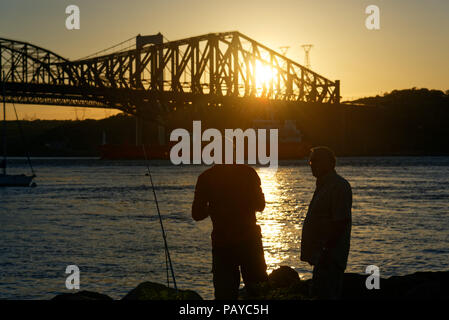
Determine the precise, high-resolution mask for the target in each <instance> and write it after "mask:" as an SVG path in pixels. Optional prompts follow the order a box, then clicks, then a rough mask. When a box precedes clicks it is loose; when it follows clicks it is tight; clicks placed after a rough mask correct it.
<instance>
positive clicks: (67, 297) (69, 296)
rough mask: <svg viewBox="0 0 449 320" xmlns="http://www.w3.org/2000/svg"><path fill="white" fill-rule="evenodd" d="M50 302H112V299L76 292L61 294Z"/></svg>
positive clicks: (84, 291) (95, 294) (105, 296)
mask: <svg viewBox="0 0 449 320" xmlns="http://www.w3.org/2000/svg"><path fill="white" fill-rule="evenodd" d="M51 300H55V301H73V300H102V301H112V300H113V299H112V298H111V297H109V296H107V295H105V294H101V293H97V292H93V291H86V290H83V291H78V292H75V293H61V294H58V295H57V296H56V297H54V298H52V299H51Z"/></svg>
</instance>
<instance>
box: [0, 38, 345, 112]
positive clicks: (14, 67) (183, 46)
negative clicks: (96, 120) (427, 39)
mask: <svg viewBox="0 0 449 320" xmlns="http://www.w3.org/2000/svg"><path fill="white" fill-rule="evenodd" d="M3 74H4V78H3V76H2V85H3V86H4V92H5V96H6V101H7V102H15V103H22V104H40V105H61V106H81V107H98V108H114V109H120V110H122V111H124V112H126V113H130V114H135V115H136V114H137V115H138V114H144V113H146V114H153V115H157V114H160V113H161V112H167V111H171V110H175V109H176V108H177V107H179V106H186V105H189V104H192V103H195V101H198V100H201V101H203V102H204V101H206V103H207V104H215V103H217V101H222V102H223V101H232V99H242V98H243V99H244V98H260V99H267V100H276V101H291V102H294V101H296V102H318V103H331V104H334V103H339V100H340V88H339V85H340V84H339V81H338V80H337V81H331V80H328V79H326V78H324V77H323V76H321V75H319V74H317V73H315V72H313V71H312V70H310V69H307V68H306V67H304V66H302V65H300V64H298V63H296V62H294V61H292V60H291V59H288V58H286V57H285V56H283V55H281V54H279V53H277V52H275V51H273V50H271V49H270V48H268V47H266V46H264V45H262V44H260V43H259V42H257V41H255V40H253V39H251V38H249V37H247V36H245V35H243V34H241V33H239V32H225V33H210V34H206V35H201V36H197V37H192V38H187V39H182V40H177V41H170V42H165V43H159V44H152V45H149V46H139V47H138V48H135V49H131V50H126V51H121V52H115V53H111V54H107V55H102V56H97V57H92V58H87V59H82V60H75V61H73V60H68V59H65V58H63V57H61V56H59V55H57V54H55V53H53V52H51V51H49V50H46V49H43V48H41V47H38V46H35V45H32V44H30V43H26V42H21V41H15V40H9V39H3V38H0V75H3ZM2 92H3V90H2V91H0V95H1V94H2Z"/></svg>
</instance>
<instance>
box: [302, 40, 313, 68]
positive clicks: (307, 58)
mask: <svg viewBox="0 0 449 320" xmlns="http://www.w3.org/2000/svg"><path fill="white" fill-rule="evenodd" d="M301 47H302V48H303V49H304V53H305V56H304V66H305V67H306V68H307V69H310V56H309V53H310V49H312V47H313V44H303V45H302V46H301Z"/></svg>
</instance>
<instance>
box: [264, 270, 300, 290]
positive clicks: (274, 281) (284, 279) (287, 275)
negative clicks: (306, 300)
mask: <svg viewBox="0 0 449 320" xmlns="http://www.w3.org/2000/svg"><path fill="white" fill-rule="evenodd" d="M300 280H301V279H300V277H299V274H298V272H296V270H294V269H292V268H290V267H288V266H281V267H280V268H279V269H276V270H273V272H271V274H270V275H269V276H268V281H269V282H270V284H271V285H272V286H273V287H275V288H286V287H289V286H291V285H293V284H295V283H297V282H298V281H300Z"/></svg>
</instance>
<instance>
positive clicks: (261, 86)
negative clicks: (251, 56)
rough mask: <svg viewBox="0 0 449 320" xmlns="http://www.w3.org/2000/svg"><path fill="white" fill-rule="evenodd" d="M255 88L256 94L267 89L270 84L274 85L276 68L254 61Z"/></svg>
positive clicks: (260, 93)
mask: <svg viewBox="0 0 449 320" xmlns="http://www.w3.org/2000/svg"><path fill="white" fill-rule="evenodd" d="M255 71H256V75H255V77H256V90H257V96H261V95H263V92H264V90H265V91H268V90H269V88H270V86H274V82H275V78H276V75H277V70H276V69H274V68H273V67H272V66H270V65H268V64H264V63H263V62H262V61H260V60H257V61H256V70H255Z"/></svg>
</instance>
